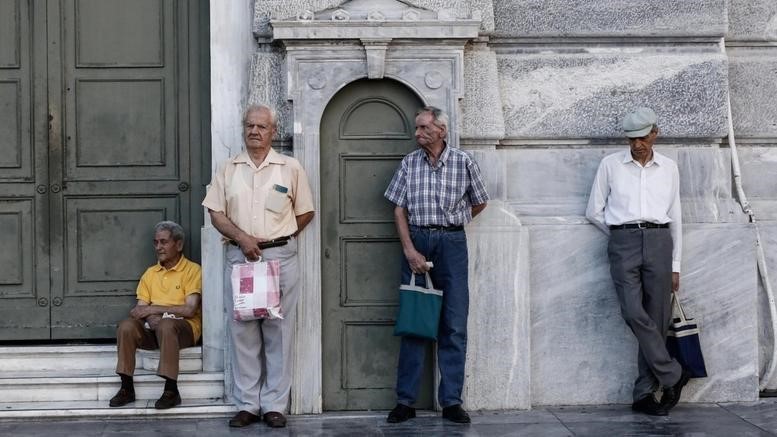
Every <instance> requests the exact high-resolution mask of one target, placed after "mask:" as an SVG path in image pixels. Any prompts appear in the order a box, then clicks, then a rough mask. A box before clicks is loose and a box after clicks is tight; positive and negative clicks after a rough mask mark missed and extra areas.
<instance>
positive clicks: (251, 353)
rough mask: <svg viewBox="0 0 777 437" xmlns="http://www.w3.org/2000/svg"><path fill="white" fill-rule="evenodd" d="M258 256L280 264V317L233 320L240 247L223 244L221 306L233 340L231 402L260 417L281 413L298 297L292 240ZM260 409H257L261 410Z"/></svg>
mask: <svg viewBox="0 0 777 437" xmlns="http://www.w3.org/2000/svg"><path fill="white" fill-rule="evenodd" d="M262 259H264V260H273V259H277V260H279V261H280V264H281V277H280V287H281V310H282V311H283V317H284V318H283V319H276V320H266V319H265V320H249V321H245V322H239V321H235V320H234V319H233V318H232V283H231V280H230V278H231V275H232V266H233V265H234V264H238V263H243V262H245V257H244V256H243V252H242V251H241V250H240V248H239V247H237V246H233V245H228V246H227V251H226V261H227V262H226V263H225V269H224V278H225V284H224V293H225V294H226V295H225V296H224V304H225V305H226V308H225V310H226V314H227V319H228V320H229V321H228V322H227V327H228V331H229V337H230V339H231V342H232V344H231V345H230V346H231V347H230V348H227V349H230V350H231V351H230V357H231V362H232V369H231V370H232V378H233V381H234V384H233V387H232V394H231V395H232V396H231V397H232V402H233V403H234V404H235V406H237V407H238V409H239V410H245V411H248V412H250V413H253V414H256V415H259V414H260V412H261V413H262V414H264V413H268V412H270V411H277V412H279V413H284V414H285V413H286V412H287V410H288V406H289V394H290V392H291V374H292V369H291V366H292V364H293V357H292V346H293V343H294V342H293V338H292V335H293V331H294V320H295V316H296V304H297V298H298V296H299V291H298V289H299V265H298V263H297V239H296V238H292V239H291V240H289V243H288V244H286V245H285V246H281V247H273V248H269V249H265V250H263V251H262ZM260 410H261V411H260Z"/></svg>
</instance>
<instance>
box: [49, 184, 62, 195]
mask: <svg viewBox="0 0 777 437" xmlns="http://www.w3.org/2000/svg"><path fill="white" fill-rule="evenodd" d="M60 191H62V187H60V186H59V184H52V185H51V192H52V193H59V192H60Z"/></svg>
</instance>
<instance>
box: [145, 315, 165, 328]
mask: <svg viewBox="0 0 777 437" xmlns="http://www.w3.org/2000/svg"><path fill="white" fill-rule="evenodd" d="M161 321H162V316H160V315H159V314H152V315H150V316H148V317H146V323H148V326H149V327H150V328H151V330H152V331H155V330H156V327H157V326H159V322H161Z"/></svg>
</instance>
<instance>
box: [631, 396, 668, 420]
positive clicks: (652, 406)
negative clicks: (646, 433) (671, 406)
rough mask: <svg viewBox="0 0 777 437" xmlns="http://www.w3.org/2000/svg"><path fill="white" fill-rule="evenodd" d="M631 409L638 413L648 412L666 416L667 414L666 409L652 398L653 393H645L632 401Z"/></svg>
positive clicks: (652, 414) (653, 414)
mask: <svg viewBox="0 0 777 437" xmlns="http://www.w3.org/2000/svg"><path fill="white" fill-rule="evenodd" d="M631 409H632V410H634V411H636V412H638V413H644V414H649V415H651V416H666V415H667V414H668V412H667V409H666V408H664V406H663V405H661V404H659V403H658V402H656V398H654V397H653V395H647V396H645V397H644V398H642V399H640V400H638V401H636V402H634V403H633V404H631Z"/></svg>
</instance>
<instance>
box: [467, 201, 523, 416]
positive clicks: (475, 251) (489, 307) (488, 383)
mask: <svg viewBox="0 0 777 437" xmlns="http://www.w3.org/2000/svg"><path fill="white" fill-rule="evenodd" d="M467 243H468V246H469V257H470V263H469V278H470V280H469V283H470V306H469V328H468V335H467V366H466V379H465V383H464V393H463V395H462V397H463V399H464V400H465V408H467V409H472V410H502V409H510V408H529V407H530V406H531V383H530V381H531V369H530V362H531V360H530V348H529V343H530V328H529V320H530V318H529V233H528V232H527V231H526V229H524V228H522V227H521V223H520V221H519V220H518V219H517V218H516V217H515V216H513V215H512V214H509V213H508V212H506V211H505V209H504V208H503V207H502V204H501V202H499V201H491V202H489V204H488V207H487V208H486V209H485V211H484V212H483V213H482V214H481V215H479V216H478V217H477V218H475V220H474V221H473V222H472V224H471V225H469V226H468V227H467Z"/></svg>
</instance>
